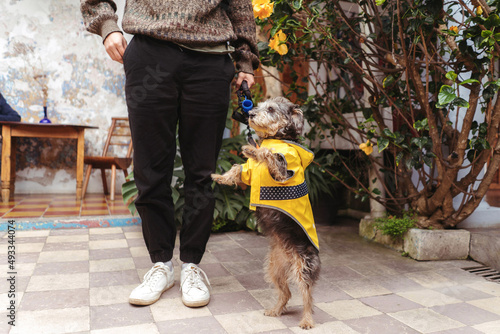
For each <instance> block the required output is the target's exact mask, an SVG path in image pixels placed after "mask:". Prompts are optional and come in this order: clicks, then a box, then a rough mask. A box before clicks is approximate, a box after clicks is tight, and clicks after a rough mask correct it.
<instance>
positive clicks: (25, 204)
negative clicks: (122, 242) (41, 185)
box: [0, 194, 130, 219]
mask: <svg viewBox="0 0 500 334" xmlns="http://www.w3.org/2000/svg"><path fill="white" fill-rule="evenodd" d="M109 215H130V212H129V211H128V209H127V207H126V206H125V204H123V199H122V197H121V196H119V195H115V200H114V201H111V200H110V199H109V196H105V195H103V194H87V195H86V196H85V198H84V199H83V200H81V201H80V200H76V198H75V195H72V194H66V195H59V194H42V195H40V194H38V195H17V194H16V195H15V196H14V198H13V199H12V200H11V201H10V202H9V203H8V204H3V203H0V218H2V219H10V218H54V217H68V216H70V217H88V216H109Z"/></svg>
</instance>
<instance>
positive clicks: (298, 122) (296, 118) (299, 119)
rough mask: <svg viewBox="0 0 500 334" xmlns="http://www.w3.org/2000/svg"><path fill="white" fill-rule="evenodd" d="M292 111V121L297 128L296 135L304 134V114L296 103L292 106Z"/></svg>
mask: <svg viewBox="0 0 500 334" xmlns="http://www.w3.org/2000/svg"><path fill="white" fill-rule="evenodd" d="M290 113H291V115H292V123H293V127H294V128H295V132H296V137H298V136H300V135H301V134H302V129H303V127H304V114H303V113H302V110H301V109H300V108H299V106H298V105H296V104H294V105H293V106H291V107H290Z"/></svg>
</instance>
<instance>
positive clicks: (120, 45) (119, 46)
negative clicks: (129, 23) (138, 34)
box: [104, 31, 127, 64]
mask: <svg viewBox="0 0 500 334" xmlns="http://www.w3.org/2000/svg"><path fill="white" fill-rule="evenodd" d="M104 47H105V48H106V52H107V53H108V55H109V56H110V57H111V59H113V60H114V61H117V62H119V63H120V64H123V53H124V52H125V49H126V48H127V40H126V39H125V37H123V34H122V33H121V32H118V31H115V32H112V33H111V34H109V35H108V36H107V37H106V39H105V40H104Z"/></svg>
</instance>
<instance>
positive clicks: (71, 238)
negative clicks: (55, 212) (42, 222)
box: [46, 234, 89, 243]
mask: <svg viewBox="0 0 500 334" xmlns="http://www.w3.org/2000/svg"><path fill="white" fill-rule="evenodd" d="M83 241H89V235H88V234H77V235H50V236H48V237H47V241H46V242H47V243H55V242H83Z"/></svg>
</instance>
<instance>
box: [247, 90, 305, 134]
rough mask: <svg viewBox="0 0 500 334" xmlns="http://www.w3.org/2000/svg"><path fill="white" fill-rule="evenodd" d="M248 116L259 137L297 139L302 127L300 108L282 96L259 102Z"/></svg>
mask: <svg viewBox="0 0 500 334" xmlns="http://www.w3.org/2000/svg"><path fill="white" fill-rule="evenodd" d="M248 116H249V119H248V124H249V125H250V127H251V128H252V129H254V130H255V132H256V133H257V135H258V136H259V137H260V138H261V139H264V138H269V137H273V138H276V139H297V138H298V137H299V136H300V135H301V133H302V128H303V127H304V116H303V114H302V110H300V109H299V106H298V105H296V104H293V103H292V102H290V101H289V100H288V99H286V98H284V97H275V98H272V99H269V100H267V101H265V102H260V103H259V104H258V106H257V107H255V108H253V109H252V110H250V112H249V113H248Z"/></svg>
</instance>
